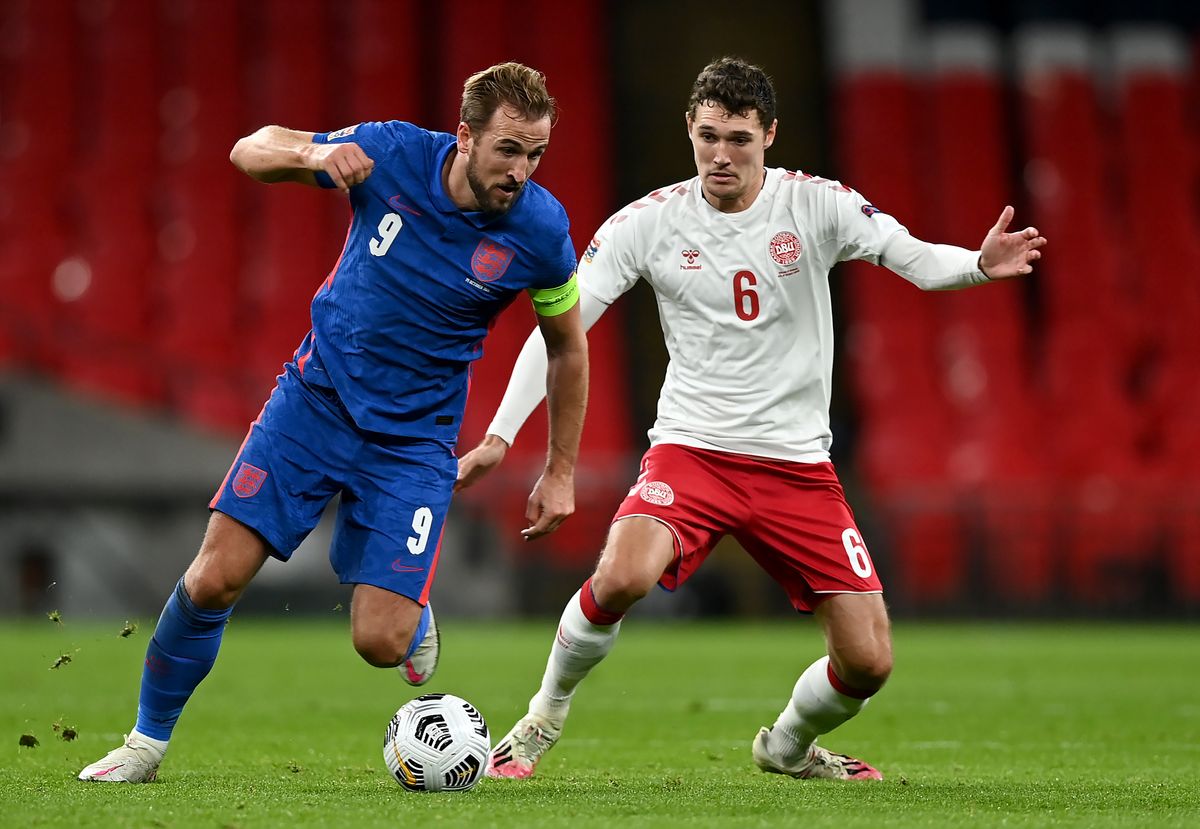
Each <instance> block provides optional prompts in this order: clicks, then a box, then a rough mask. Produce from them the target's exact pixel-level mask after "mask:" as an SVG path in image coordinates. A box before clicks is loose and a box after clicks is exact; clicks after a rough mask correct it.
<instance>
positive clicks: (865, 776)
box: [753, 728, 883, 780]
mask: <svg viewBox="0 0 1200 829" xmlns="http://www.w3.org/2000/svg"><path fill="white" fill-rule="evenodd" d="M770 735H771V729H769V728H760V729H759V730H758V735H757V736H756V737H755V738H754V747H753V754H754V764H755V765H756V766H758V767H759V768H760V769H762V770H763V771H766V772H770V773H771V774H786V775H788V776H790V777H798V778H801V779H806V780H811V779H823V780H882V779H883V775H882V774H880V773H879V770H878V769H876V768H874V767H873V766H871V765H868V764H867V763H864V762H863V761H862V760H857V759H855V758H854V757H847V756H846V755H845V754H834V753H833V752H832V751H826V750H825V749H823V748H821V747H820V746H818V745H816V744H815V743H814V744H813V746H812V748H810V749H809V750H808V756H807V757H805V758H804V759H803V760H802V761H800V762H799V763H788V762H785V761H784V760H783V759H782V758H780V757H777V756H775V755H774V754H773V753H772V752H771V749H770V748H769V747H768V745H767V743H768V741H769V739H770Z"/></svg>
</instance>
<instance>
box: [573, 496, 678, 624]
mask: <svg viewBox="0 0 1200 829" xmlns="http://www.w3.org/2000/svg"><path fill="white" fill-rule="evenodd" d="M674 557H675V542H674V537H673V536H672V535H671V532H670V530H668V529H667V528H666V527H665V526H663V525H662V524H660V523H659V522H658V521H655V520H653V519H650V518H641V517H633V518H626V519H622V520H620V521H618V522H617V523H615V524H614V525H613V527H612V530H611V531H610V532H609V537H608V543H607V544H605V547H604V552H603V553H602V554H601V556H600V563H599V564H597V565H596V572H595V573H594V574H593V575H592V592H593V593H594V594H595V596H596V602H597V604H599V605H600V606H601V607H603V608H605V609H606V610H611V611H613V612H614V613H624V612H625V611H627V610H628V609H629V608H631V607H633V605H635V604H637V602H639V601H640V600H641V599H643V598H645V596H646V594H647V593H649V592H650V590H651V589H652V588H653V587H654V585H655V584H657V583H658V580H659V578H661V577H662V574H663V571H664V570H665V569H666V568H667V566H668V565H670V563H671V560H672V559H673V558H674Z"/></svg>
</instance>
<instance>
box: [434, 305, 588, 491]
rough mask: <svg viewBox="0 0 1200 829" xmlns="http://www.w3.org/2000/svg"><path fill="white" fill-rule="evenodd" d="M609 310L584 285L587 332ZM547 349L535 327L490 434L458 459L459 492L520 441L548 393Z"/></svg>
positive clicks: (456, 488) (582, 314) (582, 313)
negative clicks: (521, 433)
mask: <svg viewBox="0 0 1200 829" xmlns="http://www.w3.org/2000/svg"><path fill="white" fill-rule="evenodd" d="M606 310H608V306H607V305H605V304H604V303H603V302H601V301H600V300H598V299H596V298H595V297H594V296H592V294H591V293H589V292H588V290H587V289H586V288H584V287H582V286H581V287H580V289H579V314H580V317H581V319H582V322H583V328H584V330H585V331H586V330H588V329H590V328H591V327H592V326H593V325H595V324H596V321H597V320H598V319H600V317H601V316H602V315H603V314H604V312H605V311H606ZM546 350H547V349H546V340H545V337H543V336H542V331H541V329H539V328H535V329H533V331H532V333H530V335H529V338H528V339H527V340H526V341H525V345H524V346H522V348H521V353H520V354H519V355H517V362H516V364H515V365H514V366H513V371H512V376H511V377H510V378H509V380H508V387H507V388H506V389H505V390H504V398H503V399H502V400H501V401H500V407H499V408H498V409H497V410H496V416H495V417H494V418H492V422H491V424H490V425H489V426H488V430H487V435H486V437H484V439H483V440H482V441H480V443H479V445H478V446H476V447H475V448H474V449H472V450H471V451H470V452H468V453H467V454H465V455H463V456H462V457H461V458H460V459H459V461H458V480H457V481H456V482H455V484H454V491H455V492H458V491H460V490H463V489H466V488H467V487H469V486H472V485H473V484H475V483H476V482H477V481H479V480H481V479H482V478H483V477H484V476H485V475H487V474H488V473H489V472H491V471H492V470H493V469H495V468H496V467H497V466H499V465H500V462H501V461H503V460H504V455H505V453H506V452H507V451H508V448H509V447H510V446H512V444H513V441H514V440H516V437H517V432H519V431H520V429H521V426H522V425H524V423H525V421H526V420H527V419H528V418H529V415H530V414H531V413H532V412H533V410H534V409H536V408H537V405H538V404H539V403H541V402H542V398H543V397H545V396H546V376H547V373H548V371H549V359H548V357H547V354H546Z"/></svg>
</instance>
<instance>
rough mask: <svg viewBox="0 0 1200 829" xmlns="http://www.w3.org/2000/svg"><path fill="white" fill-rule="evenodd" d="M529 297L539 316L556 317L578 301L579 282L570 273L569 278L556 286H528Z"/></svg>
mask: <svg viewBox="0 0 1200 829" xmlns="http://www.w3.org/2000/svg"><path fill="white" fill-rule="evenodd" d="M529 298H530V299H532V300H533V310H534V311H535V312H536V313H537V315H538V316H539V317H557V316H558V315H559V314H565V313H566V312H567V311H570V310H571V309H572V308H574V307H575V306H576V305H577V304H578V303H579V283H578V282H576V281H575V274H571V278H570V279H568V280H567V281H566V282H564V283H563V284H562V285H559V286H558V287H557V288H530V289H529Z"/></svg>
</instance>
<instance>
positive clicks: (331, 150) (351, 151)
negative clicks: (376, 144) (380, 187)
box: [310, 142, 375, 193]
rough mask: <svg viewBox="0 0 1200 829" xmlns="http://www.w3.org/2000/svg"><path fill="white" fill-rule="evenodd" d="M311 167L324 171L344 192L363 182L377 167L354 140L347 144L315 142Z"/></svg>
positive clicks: (311, 152)
mask: <svg viewBox="0 0 1200 829" xmlns="http://www.w3.org/2000/svg"><path fill="white" fill-rule="evenodd" d="M310 162H311V163H310V167H311V169H312V170H313V172H316V171H318V170H319V171H322V172H324V173H326V174H327V175H328V176H329V178H331V179H332V180H333V184H334V186H335V187H337V189H339V190H341V191H342V192H343V193H349V192H350V188H351V187H354V186H355V185H356V184H362V183H363V182H364V181H366V180H367V177H368V176H369V175H371V172H372V171H373V170H374V169H375V162H374V161H372V160H371V157H370V156H368V155H367V154H366V152H364V151H363V148H362V147H360V146H358V145H357V144H355V143H353V142H348V143H345V144H313V145H312V149H311V150H310Z"/></svg>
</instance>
